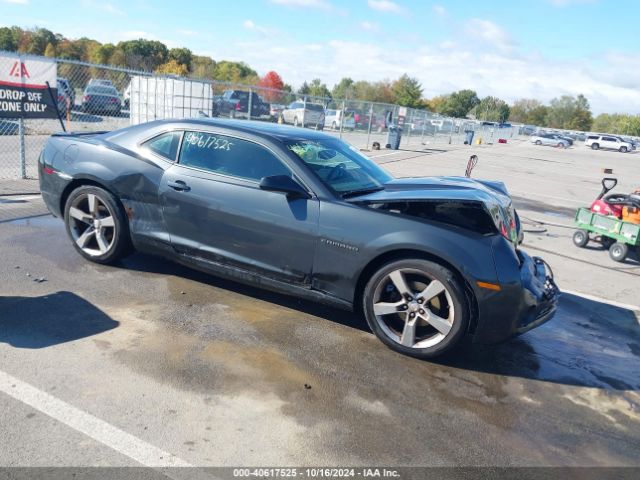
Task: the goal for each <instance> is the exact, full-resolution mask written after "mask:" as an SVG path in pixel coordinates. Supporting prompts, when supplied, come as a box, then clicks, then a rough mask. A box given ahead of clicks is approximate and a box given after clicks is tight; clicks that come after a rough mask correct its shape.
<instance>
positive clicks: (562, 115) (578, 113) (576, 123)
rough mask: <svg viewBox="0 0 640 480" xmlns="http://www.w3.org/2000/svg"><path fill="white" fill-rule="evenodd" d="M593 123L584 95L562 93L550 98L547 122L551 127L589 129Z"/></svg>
mask: <svg viewBox="0 0 640 480" xmlns="http://www.w3.org/2000/svg"><path fill="white" fill-rule="evenodd" d="M592 123H593V117H592V116H591V110H590V109H589V102H588V100H587V98H586V97H585V96H584V95H578V97H572V96H571V95H563V96H561V97H560V98H554V99H553V100H551V105H550V107H549V113H548V115H547V124H548V126H550V127H552V128H566V129H571V130H584V131H586V130H589V129H590V128H591V124H592Z"/></svg>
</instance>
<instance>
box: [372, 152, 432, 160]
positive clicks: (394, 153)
mask: <svg viewBox="0 0 640 480" xmlns="http://www.w3.org/2000/svg"><path fill="white" fill-rule="evenodd" d="M402 152H403V150H396V151H395V152H391V153H383V154H382V155H373V156H371V155H370V156H369V158H380V157H388V156H389V155H397V154H398V153H402ZM425 155H426V152H425Z"/></svg>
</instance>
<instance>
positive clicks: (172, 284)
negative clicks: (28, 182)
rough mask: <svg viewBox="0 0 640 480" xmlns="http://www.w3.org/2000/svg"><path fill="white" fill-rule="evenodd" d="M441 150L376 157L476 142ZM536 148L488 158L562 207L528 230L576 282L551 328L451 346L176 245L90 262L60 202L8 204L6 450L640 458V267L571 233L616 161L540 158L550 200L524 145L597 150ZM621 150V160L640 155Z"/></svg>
mask: <svg viewBox="0 0 640 480" xmlns="http://www.w3.org/2000/svg"><path fill="white" fill-rule="evenodd" d="M424 148H427V149H428V148H429V146H426V145H425V146H422V147H421V148H420V149H418V148H417V149H416V151H414V152H408V151H404V152H397V153H394V152H389V151H380V152H373V153H371V155H372V156H378V155H380V157H379V158H377V161H378V162H380V163H385V165H386V167H387V168H389V169H390V170H392V171H394V173H396V174H399V175H425V174H439V173H449V172H450V173H454V172H457V173H458V174H460V173H462V172H463V171H464V166H465V165H466V158H467V157H468V154H469V153H470V150H465V149H461V148H459V149H449V150H447V152H445V153H443V152H434V151H432V150H423V151H421V150H422V149H424ZM471 148H473V147H471ZM535 148H536V147H533V146H528V145H526V144H516V145H509V146H507V147H505V148H504V149H503V150H501V151H498V150H497V149H494V150H489V148H486V149H482V148H477V149H474V150H473V151H475V152H476V153H478V155H479V157H480V163H479V164H478V166H477V167H476V170H475V171H474V176H478V177H485V178H486V177H487V176H489V175H491V176H493V177H496V176H498V178H499V177H500V174H499V172H503V173H504V179H505V180H507V181H508V183H510V184H509V188H510V189H511V191H512V192H513V193H514V196H516V197H519V198H523V199H524V200H522V201H521V202H522V206H523V209H522V211H523V212H526V215H524V216H525V217H527V218H532V219H533V221H532V223H531V224H530V225H529V227H530V229H531V230H534V227H535V226H536V225H537V226H538V228H539V229H540V225H542V224H541V223H540V221H542V220H545V219H547V220H548V221H549V222H552V220H553V222H552V223H554V224H557V225H561V226H555V225H550V224H545V225H544V226H543V227H542V229H543V230H545V231H542V232H539V233H537V234H534V233H528V234H527V240H526V242H527V243H526V244H525V248H531V249H532V250H533V249H535V248H537V249H538V252H542V255H543V256H544V257H545V258H547V259H548V260H550V263H551V264H552V266H553V267H554V270H555V271H556V275H557V276H558V278H559V284H560V287H561V289H564V290H565V291H567V290H569V291H572V292H576V293H575V294H572V293H564V294H563V296H562V298H561V300H560V306H559V310H558V313H557V315H556V317H555V318H554V319H553V320H552V321H551V322H549V323H547V324H545V325H544V326H542V327H540V328H538V329H535V330H533V331H531V332H528V333H527V334H525V335H522V336H521V337H519V338H516V339H514V340H512V341H510V342H507V343H504V344H501V345H498V346H487V347H478V346H475V347H473V346H465V347H464V348H462V349H461V350H458V351H456V352H453V353H452V354H450V355H448V356H446V357H445V358H442V359H440V360H437V361H420V360H416V359H413V358H408V357H404V356H402V355H399V354H397V353H394V352H392V351H390V350H389V349H387V348H386V347H385V346H384V345H383V344H382V343H380V342H379V341H378V340H377V339H376V338H375V337H374V336H373V334H371V333H370V332H369V331H368V329H367V327H366V324H365V323H364V322H363V321H362V319H360V318H358V317H357V316H356V315H354V314H351V313H348V312H343V311H340V310H334V309H332V308H328V307H325V306H321V305H317V304H313V303H309V302H303V301H299V300H297V299H295V298H291V297H287V296H283V295H278V294H274V293H270V292H266V291H262V290H258V289H255V288H252V287H247V286H243V285H240V284H236V283H233V282H228V281H224V280H220V279H217V278H215V277H213V276H209V275H205V274H203V273H199V272H195V271H192V270H189V269H187V268H184V267H181V266H178V265H176V264H173V263H171V262H167V261H165V260H163V259H159V258H155V257H151V256H147V255H142V254H134V255H133V256H131V257H129V258H127V259H126V260H124V261H123V262H121V264H120V265H117V266H113V267H108V266H100V265H95V264H92V263H90V262H87V261H85V260H83V259H82V258H81V257H80V256H79V255H78V254H77V253H76V252H75V250H74V249H73V248H72V246H71V244H70V242H69V240H68V239H67V237H66V233H65V231H64V228H63V224H62V222H61V221H60V220H58V219H54V218H52V217H50V216H40V217H33V218H29V219H20V218H17V217H21V216H23V215H21V214H19V213H16V214H15V215H14V217H16V218H17V219H14V220H10V221H3V222H0V251H1V252H2V255H1V256H0V412H1V413H0V425H1V426H2V428H0V445H1V446H2V448H0V466H31V467H33V466H98V465H108V466H136V465H137V466H140V465H145V466H154V467H167V466H181V465H194V466H200V467H202V466H247V465H252V466H285V465H290V466H305V465H307V466H310V465H315V466H317V465H333V466H337V465H339V466H347V465H349V466H367V465H372V464H377V465H387V466H411V465H414V466H451V465H456V466H461V465H464V466H612V465H615V466H640V457H638V454H637V452H638V448H639V447H640V393H639V390H640V377H638V372H639V371H640V323H639V317H640V313H639V312H638V309H637V308H636V307H635V306H634V305H637V298H638V297H639V295H638V294H639V293H640V282H637V279H636V277H637V274H638V271H637V269H638V266H637V264H636V263H634V262H635V260H630V261H629V263H627V264H624V265H619V264H613V262H612V261H610V260H609V259H608V257H607V256H606V252H602V251H599V250H597V249H593V250H577V249H576V248H575V247H573V245H572V244H571V243H570V238H566V234H565V233H563V232H564V231H565V230H566V229H563V227H562V225H564V224H565V223H566V224H567V225H569V224H570V216H569V211H570V209H571V208H573V205H569V202H568V200H571V201H573V202H574V203H578V202H584V201H588V200H589V199H590V198H591V197H592V195H591V193H592V192H591V191H592V190H593V189H594V187H597V175H598V173H597V166H596V165H597V162H599V161H600V159H598V158H596V160H594V161H593V165H591V164H589V163H585V164H584V166H585V171H586V172H588V173H584V172H582V171H580V170H578V169H577V168H576V167H575V164H572V165H568V166H563V167H562V168H564V170H563V169H562V168H561V169H560V170H559V171H556V172H555V173H553V174H551V172H550V171H548V173H549V176H550V177H552V180H553V181H556V180H554V179H556V178H558V179H559V180H557V181H562V179H563V178H568V177H566V176H570V175H578V176H582V175H584V176H585V177H588V178H584V179H585V180H588V182H585V183H584V187H582V186H581V188H580V189H577V188H574V187H573V186H571V187H567V188H566V189H565V190H562V191H560V190H558V189H557V188H556V189H555V190H554V187H553V184H550V183H549V182H546V177H547V175H546V174H545V175H540V174H538V177H539V178H543V179H545V180H544V181H540V182H538V184H535V185H534V186H535V188H536V192H538V193H536V195H538V197H539V196H545V198H538V197H536V198H534V197H533V195H530V196H528V195H527V190H531V188H529V189H528V188H527V183H529V185H530V186H531V185H533V183H532V182H531V181H530V179H529V182H528V181H527V179H526V178H524V177H523V178H521V179H520V180H516V181H511V182H509V180H508V179H509V178H511V177H514V178H516V177H517V178H520V175H519V174H518V169H520V170H522V171H523V172H525V173H526V171H530V172H535V171H534V169H535V168H537V166H538V165H547V164H552V165H556V166H557V165H558V164H557V163H552V162H551V161H549V162H544V160H543V161H542V163H541V162H540V161H538V162H536V161H524V160H519V161H518V163H517V164H513V165H511V166H510V167H509V168H507V167H505V166H504V165H507V164H505V163H504V162H509V161H510V160H509V158H510V155H516V154H522V155H523V156H525V157H526V156H527V155H528V156H530V157H532V156H536V157H538V158H547V157H546V155H549V157H548V159H549V160H553V161H554V162H568V163H571V162H576V161H578V159H579V158H580V157H578V156H577V155H576V156H575V157H570V159H569V160H567V158H569V157H561V158H560V159H558V157H556V155H560V154H568V155H574V153H573V151H572V150H568V151H557V150H554V149H549V151H548V152H546V151H543V150H532V149H535ZM539 148H543V147H539ZM496 152H497V153H496ZM387 154H388V155H387ZM382 155H387V156H386V157H382ZM499 155H504V156H503V157H500V156H499ZM606 155H607V157H606V158H607V160H606V161H607V162H608V161H617V162H622V163H621V164H620V165H616V166H615V168H616V169H620V171H621V172H624V171H626V169H629V172H633V171H634V170H633V169H634V168H637V167H635V166H634V165H633V164H631V163H629V164H627V163H624V162H627V159H631V158H633V159H637V158H640V157H637V156H635V157H632V156H631V155H629V156H628V157H620V158H621V159H620V160H619V159H618V158H616V157H610V156H609V154H606ZM394 157H395V158H394ZM400 157H402V158H404V160H403V159H402V158H400ZM603 158H605V157H603ZM559 165H563V164H559ZM460 168H462V170H460ZM572 170H573V172H572ZM525 173H523V174H522V175H525ZM487 174H489V175H487ZM527 175H528V174H527ZM531 175H532V176H533V175H534V173H531ZM589 176H590V177H589ZM591 177H592V178H591ZM635 178H637V177H635ZM573 182H574V183H572V184H571V185H574V184H575V179H574V180H573ZM629 183H631V181H629ZM578 185H582V184H580V183H578ZM623 187H624V185H623ZM596 189H597V188H596ZM596 193H597V192H596ZM552 196H553V197H558V198H564V199H565V200H556V199H554V198H552ZM593 196H595V195H593ZM6 198H9V199H13V198H15V197H6ZM38 201H39V200H38V199H37V198H34V199H30V200H28V202H27V203H31V204H33V205H34V208H35V206H37V202H38ZM525 201H526V202H529V203H526V202H525ZM532 202H538V203H532ZM525 203H526V205H525ZM18 205H19V204H15V205H13V206H7V207H5V208H6V209H11V208H14V209H17V208H18ZM524 207H526V208H524ZM563 208H566V211H565V210H563ZM560 214H562V215H560ZM5 219H8V217H5ZM550 219H552V220H550ZM536 222H537V223H536ZM554 235H557V237H554ZM538 237H539V238H538ZM544 250H546V251H550V252H553V253H552V254H550V253H547V252H545V251H544ZM558 259H561V260H558ZM605 267H606V268H605ZM598 278H599V279H600V280H599V282H600V283H601V284H603V286H601V290H594V289H593V288H591V286H590V283H589V282H596V281H597V279H598ZM619 291H626V292H627V293H624V294H620V295H618V296H617V297H616V295H617V293H616V292H619ZM586 296H590V297H591V298H585V297H586Z"/></svg>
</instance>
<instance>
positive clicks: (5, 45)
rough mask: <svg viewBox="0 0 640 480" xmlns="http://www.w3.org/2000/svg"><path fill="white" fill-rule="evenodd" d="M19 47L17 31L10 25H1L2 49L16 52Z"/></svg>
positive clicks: (0, 40) (0, 38)
mask: <svg viewBox="0 0 640 480" xmlns="http://www.w3.org/2000/svg"><path fill="white" fill-rule="evenodd" d="M17 49H18V39H17V38H16V36H15V31H14V30H13V29H11V28H9V27H0V50H6V51H7V52H15V51H16V50H17Z"/></svg>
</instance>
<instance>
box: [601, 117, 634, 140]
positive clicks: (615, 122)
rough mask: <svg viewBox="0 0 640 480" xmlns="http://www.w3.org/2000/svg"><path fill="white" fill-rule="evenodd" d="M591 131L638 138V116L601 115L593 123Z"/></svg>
mask: <svg viewBox="0 0 640 480" xmlns="http://www.w3.org/2000/svg"><path fill="white" fill-rule="evenodd" d="M591 130H593V131H594V132H600V133H614V134H618V135H632V136H634V137H637V136H640V115H628V114H624V113H614V114H608V113H601V114H600V115H598V116H597V117H596V118H595V120H594V121H593V125H592V126H591Z"/></svg>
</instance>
